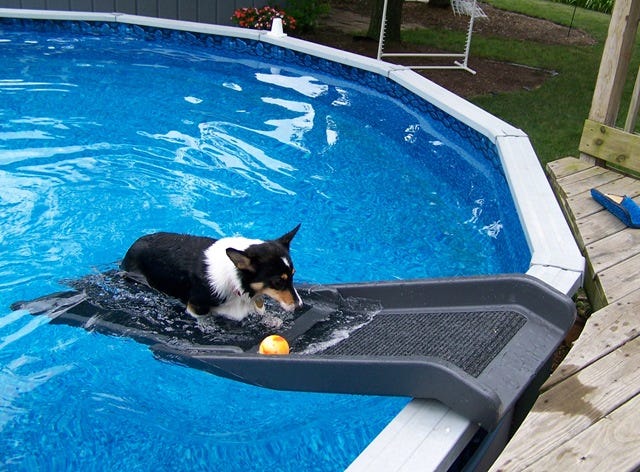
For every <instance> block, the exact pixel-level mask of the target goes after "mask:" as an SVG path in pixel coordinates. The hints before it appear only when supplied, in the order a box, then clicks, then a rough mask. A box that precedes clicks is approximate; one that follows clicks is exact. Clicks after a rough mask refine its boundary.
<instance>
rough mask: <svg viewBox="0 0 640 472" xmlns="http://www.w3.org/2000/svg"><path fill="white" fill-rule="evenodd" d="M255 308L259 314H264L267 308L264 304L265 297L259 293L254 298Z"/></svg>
mask: <svg viewBox="0 0 640 472" xmlns="http://www.w3.org/2000/svg"><path fill="white" fill-rule="evenodd" d="M253 309H254V310H255V312H256V313H257V314H259V315H264V314H265V311H266V308H265V306H264V298H263V297H262V295H258V296H257V297H255V298H254V299H253Z"/></svg>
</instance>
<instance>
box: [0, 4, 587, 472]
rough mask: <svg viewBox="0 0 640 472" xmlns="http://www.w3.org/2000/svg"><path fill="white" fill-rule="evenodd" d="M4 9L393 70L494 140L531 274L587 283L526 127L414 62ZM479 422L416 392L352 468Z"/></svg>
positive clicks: (447, 460) (570, 287)
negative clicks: (484, 106) (502, 117)
mask: <svg viewBox="0 0 640 472" xmlns="http://www.w3.org/2000/svg"><path fill="white" fill-rule="evenodd" d="M0 17H8V18H24V19H48V20H71V21H99V22H115V23H126V24H133V25H140V26H150V27H156V28H166V29H174V30H181V31H190V32H197V33H205V34H213V35H221V36H233V37H239V38H244V39H253V40H256V41H263V42H266V43H270V44H274V45H278V46H282V47H285V48H288V49H292V50H295V51H298V52H302V53H306V54H310V55H313V56H316V57H320V58H323V59H327V60H331V61H334V62H338V63H341V64H346V65H350V66H354V67H358V68H360V69H364V70H367V71H369V72H375V73H377V74H380V75H383V76H385V77H388V78H389V79H391V80H393V81H395V82H397V83H398V84H400V85H402V86H403V87H405V88H406V89H408V90H410V91H412V92H413V93H415V94H416V95H418V96H420V97H422V98H424V99H425V100H427V101H428V102H430V103H432V104H433V105H435V106H436V107H438V108H440V109H442V110H443V111H445V112H447V113H448V114H450V115H451V116H453V117H455V118H457V119H458V120H460V121H461V122H463V123H465V124H466V125H468V126H470V127H472V128H474V129H476V130H477V131H479V132H480V133H481V134H483V135H485V136H486V137H487V138H489V139H490V140H491V142H493V143H494V144H495V145H496V147H497V149H498V154H499V156H500V159H501V162H502V166H503V168H504V171H505V175H506V176H507V181H508V183H509V187H510V189H511V193H512V195H513V197H514V201H515V204H516V208H517V210H518V213H519V216H520V221H521V223H522V226H523V230H524V233H525V236H526V238H527V242H528V244H529V248H530V250H531V254H532V257H531V263H530V267H529V270H528V271H527V274H529V275H531V276H534V277H536V278H538V279H540V280H542V281H544V282H546V283H547V284H549V285H551V286H552V287H555V288H556V289H557V290H559V291H560V292H562V293H565V294H567V295H571V294H573V293H575V291H576V290H577V289H578V288H579V287H580V286H581V285H582V279H583V276H584V270H585V260H584V257H583V256H582V254H581V253H580V250H579V249H578V246H577V244H576V242H575V240H574V238H573V235H572V233H571V230H570V229H569V226H568V224H567V222H566V220H565V218H564V216H563V214H562V211H561V209H560V206H559V205H558V202H557V201H556V198H555V196H554V194H553V191H552V189H551V186H550V185H549V183H548V181H547V178H546V176H545V174H544V171H543V169H542V167H541V165H540V162H539V160H538V157H537V156H536V153H535V151H534V149H533V146H532V145H531V142H530V140H529V137H528V136H527V135H526V133H525V132H524V131H522V130H520V129H518V128H515V127H513V126H511V125H509V124H508V123H505V122H504V121H502V120H500V119H499V118H497V117H495V116H493V115H491V114H490V113H488V112H486V111H484V110H482V109H481V108H479V107H477V106H475V105H473V104H472V103H470V102H468V101H466V100H465V99H463V98H461V97H459V96H458V95H455V94H454V93H452V92H450V91H448V90H446V89H445V88H443V87H441V86H439V85H437V84H435V83H433V82H431V81H430V80H428V79H426V78H424V77H422V76H421V75H419V74H417V73H416V72H414V71H413V70H411V69H409V68H406V67H404V66H400V65H396V64H390V63H387V62H384V61H378V60H376V59H371V58H368V57H364V56H360V55H357V54H353V53H350V52H346V51H341V50H338V49H334V48H330V47H326V46H322V45H319V44H315V43H310V42H308V41H303V40H300V39H296V38H290V37H288V36H284V37H278V36H273V35H270V34H269V33H268V32H266V31H257V30H250V29H245V28H235V27H231V26H221V25H209V24H204V23H195V22H189V21H178V20H166V19H160V18H150V17H142V16H135V15H128V14H120V13H86V12H69V11H48V10H24V9H7V8H0ZM476 430H477V426H476V425H474V424H472V423H470V422H469V421H468V420H466V419H465V418H463V417H461V416H460V415H458V414H457V413H455V412H454V411H452V410H450V409H449V408H447V407H445V406H443V405H442V404H441V403H439V402H437V401H433V400H412V401H411V402H410V403H409V404H408V405H407V406H406V407H405V408H404V409H403V410H402V411H401V412H400V413H399V414H398V415H397V417H396V418H395V419H393V420H392V421H391V423H389V425H387V427H386V428H385V429H384V430H383V431H382V432H381V433H380V434H379V435H378V437H377V438H375V439H374V441H373V442H372V443H371V444H370V445H369V446H368V447H367V448H366V449H365V450H364V451H363V452H362V454H360V456H359V457H358V458H357V459H356V460H355V461H354V462H353V463H352V464H351V466H349V468H348V469H347V470H348V471H349V472H357V471H367V472H372V471H380V472H382V471H384V472H391V471H407V472H409V471H414V470H422V471H428V470H434V471H435V470H447V469H448V467H449V465H450V464H451V462H452V461H453V460H454V459H455V457H457V455H458V454H459V452H460V451H461V448H462V447H464V445H466V443H467V442H468V441H469V440H470V439H471V437H472V436H473V434H474V433H475V431H476Z"/></svg>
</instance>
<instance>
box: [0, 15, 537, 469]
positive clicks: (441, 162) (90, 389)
mask: <svg viewBox="0 0 640 472" xmlns="http://www.w3.org/2000/svg"><path fill="white" fill-rule="evenodd" d="M33 25H35V26H36V27H35V28H32V27H31V26H33ZM43 25H44V26H43ZM88 29H91V28H87V27H86V25H85V27H83V28H81V29H78V28H73V27H69V25H68V24H65V26H64V27H58V26H52V23H39V22H33V24H31V23H29V22H22V21H15V22H12V21H3V22H0V58H1V59H0V62H1V63H2V67H1V68H0V212H1V213H0V214H1V215H2V216H0V254H1V256H0V307H1V308H0V431H2V434H1V435H0V451H1V452H0V454H1V455H2V463H3V464H4V467H5V468H7V469H15V470H35V469H41V470H46V469H49V470H61V469H73V470H81V469H82V470H85V469H97V468H99V469H103V470H135V469H144V470H150V469H154V468H158V469H171V470H239V471H240V470H242V471H245V470H260V469H264V468H271V469H275V470H283V471H285V470H292V471H293V470H296V471H301V470H314V471H316V470H317V471H321V470H327V471H333V470H336V471H337V470H343V469H344V467H346V465H347V464H349V463H350V462H351V461H352V460H353V459H354V458H355V457H356V456H357V454H358V453H359V452H360V451H361V450H362V449H363V448H364V447H365V446H366V445H367V444H368V442H370V441H371V440H372V439H373V437H375V435H376V434H377V433H378V432H379V431H380V430H381V429H382V428H383V427H384V426H385V425H386V424H387V423H388V422H389V421H390V419H391V418H393V417H394V416H395V415H396V414H397V413H398V411H399V410H400V409H401V408H402V407H403V406H404V405H405V404H406V402H407V401H408V400H407V399H402V398H380V397H367V396H348V395H324V394H323V395H320V394H311V393H288V392H274V391H269V390H265V389H259V388H255V387H249V386H246V385H243V384H240V383H237V382H233V381H229V380H225V379H221V378H217V377H215V376H212V375H209V374H205V373H202V372H198V371H194V370H190V369H187V368H185V367H182V366H178V365H172V364H168V363H165V362H160V361H158V360H155V359H154V358H153V356H152V354H151V353H150V352H149V351H148V350H147V348H146V347H144V346H142V345H140V344H137V343H135V342H134V341H131V340H128V339H122V338H117V337H109V336H103V335H99V334H95V333H87V332H85V331H84V330H80V329H75V328H72V327H66V326H60V325H51V324H49V323H48V322H47V318H45V317H32V316H31V315H29V314H27V313H26V312H24V311H11V310H10V309H9V306H10V305H11V303H13V302H15V301H17V300H27V299H33V298H36V297H39V296H42V295H45V294H48V293H52V292H55V291H59V290H64V289H65V286H64V284H63V282H62V281H63V280H64V279H72V278H77V277H81V276H83V275H86V274H91V273H97V272H100V271H103V270H106V269H109V268H112V267H114V266H116V265H117V263H118V261H119V259H120V258H121V257H122V256H123V255H124V253H125V251H126V249H127V248H128V246H129V245H130V244H131V243H132V242H133V241H134V240H135V239H136V238H137V237H139V236H141V235H142V234H145V233H148V232H152V231H159V230H166V231H176V232H185V233H192V234H200V235H208V236H212V237H222V236H230V235H236V234H242V235H244V236H247V237H252V238H262V239H265V238H273V237H277V236H280V235H281V234H283V233H285V232H286V231H288V230H290V229H291V228H293V227H294V226H295V225H296V224H298V223H302V227H301V230H300V232H299V233H298V235H297V236H296V238H295V239H294V241H293V243H292V256H293V260H294V262H295V264H296V269H297V272H296V274H297V275H296V278H297V280H298V281H299V282H310V283H331V282H349V281H362V280H391V279H408V278H420V277H435V276H457V275H473V274H491V273H503V272H524V271H525V270H526V269H527V268H528V264H529V259H530V254H529V251H528V249H527V245H526V241H525V238H524V235H523V233H522V229H521V227H520V225H519V222H518V217H517V214H516V213H515V210H514V208H513V202H512V200H511V197H510V194H509V191H508V188H507V184H506V181H505V178H504V176H503V174H502V173H501V171H500V169H499V166H498V165H496V162H497V157H496V156H495V152H494V153H493V154H492V151H491V150H488V151H487V150H486V149H484V148H482V146H478V145H474V144H473V143H469V142H468V140H466V139H463V137H462V136H461V133H460V131H459V129H454V128H452V127H451V126H450V123H449V122H441V121H438V120H433V119H432V118H431V117H429V116H425V114H420V113H418V112H416V110H415V109H413V108H412V106H410V105H408V104H407V101H403V100H399V99H397V98H390V97H389V96H388V95H386V94H384V93H382V92H379V91H376V90H374V89H372V88H371V87H367V86H366V85H365V84H362V83H360V82H358V81H357V80H356V81H354V80H350V79H349V78H347V77H343V76H331V75H328V74H326V73H324V72H323V71H322V70H321V68H320V67H314V64H313V63H311V64H310V66H309V67H308V68H302V67H301V66H299V65H298V62H299V61H298V62H295V61H293V62H292V61H287V60H285V59H286V58H285V59H282V60H272V59H269V60H267V59H264V58H261V57H259V55H256V54H253V55H251V54H246V51H244V50H245V49H247V48H250V47H252V46H251V44H249V45H247V44H246V43H242V45H243V47H238V44H237V43H234V44H235V46H236V47H235V48H230V49H229V48H223V47H217V46H218V45H219V44H218V43H216V42H212V41H200V39H199V38H195V39H194V37H193V36H188V35H178V34H175V35H169V36H167V35H163V34H161V33H159V32H158V31H156V32H155V33H154V34H152V33H149V32H147V31H142V30H141V29H140V28H128V29H124V28H122V27H118V28H112V27H111V26H110V25H98V26H96V27H95V28H93V29H92V30H91V31H87V30H88ZM36 30H37V31H36ZM158 38H160V39H162V40H156V39H158ZM185 38H186V39H185ZM227 49H229V50H227ZM254 52H255V51H254ZM285 56H286V55H285ZM471 134H472V133H471Z"/></svg>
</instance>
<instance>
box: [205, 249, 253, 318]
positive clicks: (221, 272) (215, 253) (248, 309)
mask: <svg viewBox="0 0 640 472" xmlns="http://www.w3.org/2000/svg"><path fill="white" fill-rule="evenodd" d="M263 242H264V241H262V240H259V239H247V238H242V237H232V238H222V239H219V240H218V241H216V242H215V243H214V244H212V245H211V246H209V248H208V249H207V250H206V251H205V253H204V256H205V262H206V266H207V279H208V280H209V284H210V286H211V289H212V291H213V295H215V296H216V297H218V298H220V299H222V300H225V301H224V303H222V304H221V305H219V306H216V307H213V308H212V309H211V312H212V313H215V314H218V315H221V316H224V317H225V318H229V319H231V320H235V321H241V320H242V319H244V318H245V317H246V316H247V315H249V314H250V313H262V312H264V309H263V308H262V309H261V308H258V307H257V306H256V303H255V301H254V300H252V299H251V297H249V295H248V294H246V293H244V292H243V291H242V284H241V282H240V277H238V271H237V269H236V266H235V265H234V264H233V262H232V261H231V259H229V256H227V249H228V248H234V249H238V250H240V251H244V250H245V249H247V248H248V247H249V246H252V245H254V244H261V243H263Z"/></svg>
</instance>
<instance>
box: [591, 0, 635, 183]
mask: <svg viewBox="0 0 640 472" xmlns="http://www.w3.org/2000/svg"><path fill="white" fill-rule="evenodd" d="M638 20H640V0H616V2H615V5H614V9H613V13H612V15H611V23H610V24H609V33H608V36H607V41H606V43H605V46H604V51H603V53H602V61H601V63H600V71H599V73H598V80H597V82H596V87H595V91H594V93H593V101H592V102H591V111H590V113H589V118H588V119H587V120H586V122H585V125H584V128H583V131H582V139H581V140H580V148H579V149H580V152H581V153H583V154H582V156H583V157H586V158H595V160H596V163H597V164H599V165H602V166H608V165H609V164H612V165H613V167H615V168H617V169H619V170H622V171H626V172H630V173H632V174H635V175H640V135H638V134H637V133H635V132H634V130H635V127H636V120H637V117H638V110H639V108H640V70H639V71H638V76H637V77H636V82H635V87H634V90H633V93H632V96H631V100H630V104H629V112H628V114H627V117H626V121H625V125H624V128H618V127H616V121H617V119H618V112H619V109H620V102H621V99H622V90H623V88H624V84H625V80H626V78H627V73H628V70H629V62H630V58H631V53H632V51H633V47H634V46H635V42H636V41H635V38H636V33H637V31H638Z"/></svg>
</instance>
